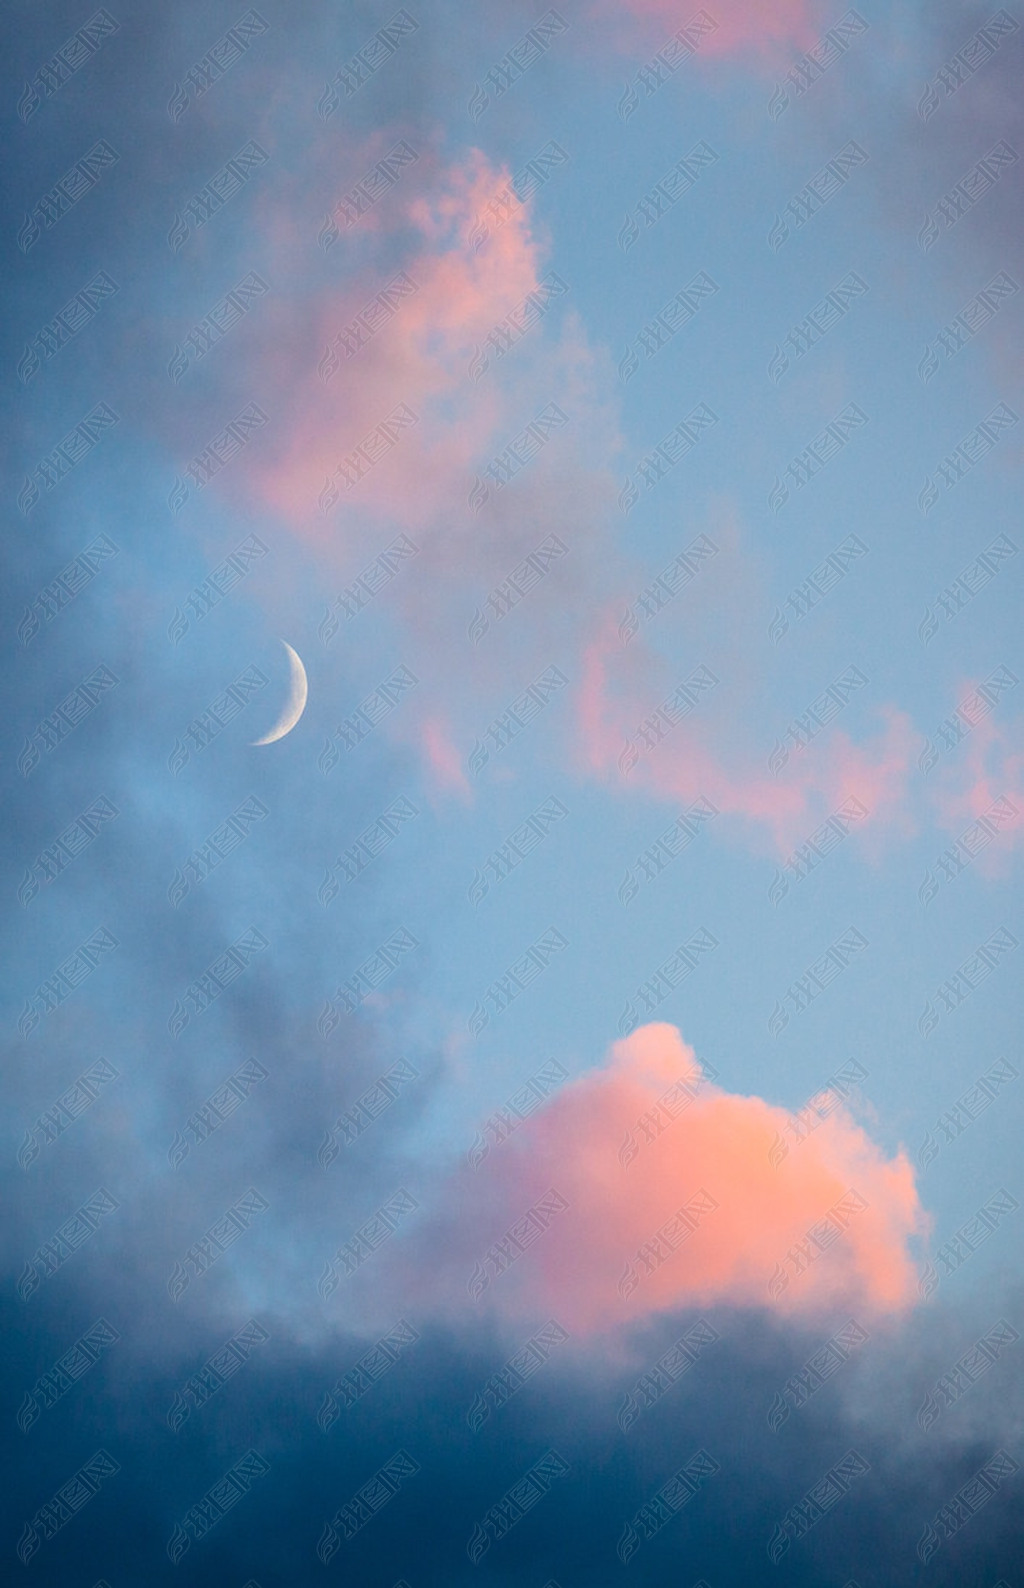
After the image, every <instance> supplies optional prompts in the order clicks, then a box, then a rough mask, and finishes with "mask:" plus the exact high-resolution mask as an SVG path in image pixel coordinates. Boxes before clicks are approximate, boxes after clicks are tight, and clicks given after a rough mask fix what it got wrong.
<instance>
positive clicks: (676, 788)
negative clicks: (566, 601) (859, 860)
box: [577, 612, 917, 852]
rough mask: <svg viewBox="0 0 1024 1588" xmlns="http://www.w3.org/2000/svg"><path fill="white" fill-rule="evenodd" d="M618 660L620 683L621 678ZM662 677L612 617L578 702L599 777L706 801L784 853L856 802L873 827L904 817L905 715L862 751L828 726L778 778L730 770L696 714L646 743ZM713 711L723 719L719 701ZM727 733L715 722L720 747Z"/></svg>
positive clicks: (896, 716) (737, 759) (591, 656)
mask: <svg viewBox="0 0 1024 1588" xmlns="http://www.w3.org/2000/svg"><path fill="white" fill-rule="evenodd" d="M613 659H614V661H615V663H616V671H617V674H618V678H617V679H613V677H612V662H613ZM658 673H659V667H658V664H657V662H656V661H655V659H654V658H653V656H652V655H651V654H650V653H648V652H646V651H645V649H644V647H643V645H642V642H638V641H635V640H634V641H633V643H632V645H631V647H630V651H629V652H627V653H626V654H625V655H623V651H622V643H621V639H620V638H619V633H618V629H617V625H616V623H615V621H614V618H613V616H612V615H611V613H610V612H609V613H608V614H606V616H605V618H604V619H603V620H602V622H601V624H600V626H599V628H598V632H597V633H596V635H595V636H594V637H592V639H591V641H590V642H589V644H588V645H587V647H586V649H585V651H584V657H583V667H582V681H581V685H580V690H579V694H578V698H577V714H578V726H579V732H580V750H581V754H582V757H583V761H584V764H585V766H586V767H587V769H588V770H589V771H590V772H591V773H593V774H596V775H597V776H599V777H602V778H604V779H607V780H609V781H612V782H614V783H617V784H618V786H619V787H621V788H623V789H632V790H637V789H644V790H647V791H648V792H650V793H652V794H654V795H655V796H657V797H659V798H663V799H672V800H680V801H692V800H695V799H697V798H699V797H700V796H701V795H704V796H705V798H707V799H709V800H710V801H711V802H712V804H714V805H716V806H717V807H718V809H719V810H720V811H722V812H723V813H727V814H730V815H733V816H738V817H741V818H743V819H745V820H746V821H748V822H751V823H755V824H758V825H761V826H763V827H766V828H767V829H768V830H769V831H770V832H771V834H772V836H773V838H774V840H775V842H776V843H777V844H778V846H779V847H780V849H781V850H783V851H785V852H788V851H789V850H790V849H791V848H792V847H793V845H794V844H795V843H798V842H799V841H800V840H801V839H802V838H803V837H806V836H807V831H808V827H809V826H813V825H814V823H815V821H822V820H824V819H825V818H826V817H827V816H828V815H830V814H831V812H832V811H833V810H835V809H837V808H838V807H839V806H840V805H841V804H842V803H843V801H844V800H847V799H850V798H854V799H857V800H859V801H860V803H861V804H862V805H863V806H865V807H866V809H867V812H868V816H867V817H866V818H865V823H866V822H868V821H871V822H874V823H876V824H877V823H880V822H882V821H891V820H893V819H895V818H897V817H900V816H902V815H904V806H905V788H906V779H907V776H908V774H909V772H910V768H911V764H912V760H913V753H914V750H915V747H916V744H917V736H915V733H914V730H913V726H912V724H911V721H910V719H909V717H908V716H907V715H906V714H905V713H904V712H900V711H897V710H895V709H893V708H892V707H886V708H884V709H883V711H882V716H883V718H884V720H885V727H884V729H883V731H882V732H881V733H879V734H877V735H876V736H875V737H874V739H873V740H872V741H871V742H870V743H868V744H855V743H854V742H853V741H852V740H851V739H850V737H849V735H848V734H846V733H844V732H843V731H842V730H841V729H839V728H832V727H827V728H826V729H825V730H824V731H823V732H822V733H821V734H820V736H819V737H818V738H816V739H815V740H814V741H813V742H811V743H810V744H809V745H807V746H805V747H804V748H803V749H802V750H801V751H799V752H793V753H792V754H790V755H789V758H788V760H787V762H786V764H785V766H784V768H783V769H782V770H781V771H780V772H779V775H778V776H773V775H772V773H771V772H770V771H769V770H768V769H767V767H766V766H765V764H764V763H762V765H761V767H757V766H755V765H753V764H752V761H751V758H750V756H749V755H744V754H743V753H742V751H741V752H739V753H738V754H736V755H735V756H734V757H732V758H731V764H728V765H727V764H726V758H725V753H724V752H722V751H719V750H718V748H717V747H715V748H713V747H712V732H711V728H710V726H709V725H708V724H706V723H702V721H701V719H700V716H699V713H696V712H695V714H694V716H693V718H692V719H689V720H683V721H680V722H677V723H676V724H675V725H674V726H673V727H672V728H671V729H670V730H669V731H667V732H666V733H665V737H664V738H663V739H662V740H661V741H660V742H657V743H651V744H645V743H644V741H643V738H642V737H640V736H638V735H637V727H638V725H639V724H642V723H643V722H644V721H645V719H649V718H650V717H651V714H652V712H653V711H654V710H655V707H656V703H657V700H658V694H657V693H656V690H657V685H656V683H655V682H654V680H655V677H656V676H657V675H658ZM668 692H669V691H668V689H666V690H665V691H664V693H665V694H666V695H667V694H668ZM698 698H699V697H698ZM707 709H708V711H709V712H710V713H711V714H712V716H714V715H715V714H716V702H715V700H714V696H713V695H709V696H708V702H707ZM660 726H661V728H664V727H665V724H664V723H662V724H661V725H660ZM722 726H723V725H722V724H721V723H720V722H716V724H715V728H716V730H717V733H716V737H717V738H719V739H721V738H722ZM657 731H659V730H658V729H657V728H656V729H654V730H653V732H657Z"/></svg>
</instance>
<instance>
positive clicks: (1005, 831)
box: [935, 696, 1024, 875]
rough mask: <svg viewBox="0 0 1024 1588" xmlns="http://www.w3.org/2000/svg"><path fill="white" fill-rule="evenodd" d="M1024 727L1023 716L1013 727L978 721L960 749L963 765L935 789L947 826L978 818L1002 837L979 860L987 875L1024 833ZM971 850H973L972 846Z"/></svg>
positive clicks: (960, 826) (970, 822) (962, 826)
mask: <svg viewBox="0 0 1024 1588" xmlns="http://www.w3.org/2000/svg"><path fill="white" fill-rule="evenodd" d="M961 698H962V696H961ZM1022 726H1024V725H1022V724H1021V723H1020V721H1019V720H1018V722H1016V723H1015V724H1014V725H1013V726H1012V727H1006V726H1004V725H1003V724H1001V723H997V722H994V721H993V720H992V719H991V718H988V719H985V720H982V721H981V722H978V723H977V724H976V725H975V726H974V728H973V730H972V732H971V734H970V736H969V738H968V740H967V743H966V746H965V747H964V749H963V751H962V755H963V760H962V763H961V764H960V765H959V766H957V767H954V768H950V769H948V770H947V771H946V772H945V775H944V776H943V778H942V782H941V783H940V785H939V787H938V789H937V791H936V796H935V800H936V805H937V807H938V810H939V819H940V821H941V822H942V825H943V826H944V827H947V828H949V829H950V830H951V831H953V830H957V831H958V830H961V829H965V828H967V827H969V826H971V825H973V824H974V823H975V822H978V821H981V822H982V823H983V824H984V823H986V822H987V824H988V827H989V828H991V830H992V832H993V833H994V835H995V836H996V837H997V838H998V839H1000V840H1001V842H1000V844H999V847H998V849H992V850H989V851H987V852H986V853H985V854H984V855H983V856H982V858H981V860H980V862H979V865H980V869H981V870H982V872H983V873H985V874H987V875H995V874H996V873H997V872H998V871H999V870H1001V869H1002V868H1003V867H1004V866H1005V864H1006V862H1005V859H1003V858H1001V857H1004V856H1005V855H1006V853H1007V851H1008V850H1009V849H1010V848H1013V847H1015V846H1016V844H1017V843H1018V842H1019V840H1020V839H1021V837H1022V836H1024V732H1022ZM975 841H976V840H975ZM970 852H971V853H974V852H975V851H974V850H973V848H972V849H971V850H970Z"/></svg>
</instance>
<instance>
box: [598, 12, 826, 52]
mask: <svg viewBox="0 0 1024 1588" xmlns="http://www.w3.org/2000/svg"><path fill="white" fill-rule="evenodd" d="M701 9H702V7H701V6H699V5H697V4H694V3H691V0H597V3H596V5H595V12H596V15H597V17H598V18H600V20H601V22H602V23H603V24H608V25H613V24H614V20H615V19H618V20H619V21H620V23H621V21H622V18H623V17H624V16H625V17H626V18H628V19H629V20H630V21H632V22H633V23H634V25H635V24H640V25H641V26H644V25H646V26H645V32H646V33H647V34H649V35H650V38H651V42H652V43H655V44H658V43H661V42H662V39H661V38H660V37H656V35H658V34H659V33H660V34H663V35H664V36H668V35H669V34H672V33H674V32H675V31H676V29H677V28H681V27H684V26H685V25H686V24H687V23H689V22H692V21H693V20H694V18H695V17H696V16H697V15H698V13H699V12H700V11H701ZM707 9H708V11H709V13H710V15H711V16H712V17H713V18H714V20H715V21H716V23H717V24H718V26H717V28H716V29H715V30H714V31H713V32H711V33H708V34H706V35H705V36H704V37H703V38H702V39H701V41H700V51H701V54H702V55H704V56H718V55H736V54H740V55H743V54H746V55H758V56H762V57H767V58H768V59H769V60H770V61H773V62H778V63H781V62H782V61H784V60H785V59H787V58H788V57H789V56H791V55H793V54H794V53H796V52H798V51H800V50H806V49H808V48H809V47H810V45H812V44H813V43H814V42H815V40H816V39H817V38H818V37H819V35H820V33H821V31H822V28H823V27H824V26H825V23H824V21H823V12H822V8H821V6H820V5H818V4H816V3H815V0H773V3H764V0H717V3H716V4H715V5H712V6H710V7H708V8H707ZM618 33H619V37H620V40H621V44H622V47H626V44H625V38H624V37H623V36H622V35H623V27H622V26H620V28H619V30H618ZM634 48H635V46H634Z"/></svg>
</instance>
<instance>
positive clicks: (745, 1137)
mask: <svg viewBox="0 0 1024 1588" xmlns="http://www.w3.org/2000/svg"><path fill="white" fill-rule="evenodd" d="M700 1081H701V1071H700V1065H699V1063H698V1061H697V1059H696V1057H695V1055H694V1052H693V1049H692V1048H690V1047H689V1046H688V1045H687V1044H686V1043H684V1041H683V1040H682V1037H681V1036H680V1034H679V1032H678V1031H677V1030H676V1029H675V1027H673V1026H670V1025H663V1024H656V1025H648V1026H643V1027H641V1028H640V1029H638V1030H637V1031H634V1032H633V1034H632V1035H631V1036H629V1037H627V1038H626V1039H625V1040H624V1041H621V1042H616V1043H614V1044H613V1046H612V1048H611V1051H610V1054H609V1056H608V1059H607V1061H606V1062H605V1064H604V1065H603V1067H601V1068H600V1069H597V1070H594V1071H592V1072H590V1073H589V1074H587V1075H584V1076H582V1077H581V1078H580V1079H579V1080H577V1081H575V1082H573V1083H572V1084H570V1085H568V1086H566V1087H564V1088H563V1090H562V1091H561V1092H560V1093H558V1094H557V1095H556V1096H555V1097H553V1098H552V1099H550V1100H549V1101H548V1102H547V1103H546V1104H545V1105H544V1107H543V1108H542V1109H541V1110H540V1111H539V1112H538V1113H536V1114H535V1115H533V1117H532V1118H531V1119H530V1120H528V1121H527V1122H526V1123H525V1124H524V1125H523V1126H521V1127H520V1129H519V1130H518V1131H517V1132H516V1134H515V1136H513V1137H511V1138H510V1139H509V1140H508V1141H507V1142H505V1143H503V1144H502V1145H501V1146H500V1147H498V1148H496V1149H495V1150H494V1151H493V1152H492V1153H491V1154H490V1157H489V1160H487V1161H485V1163H484V1164H483V1166H482V1167H481V1168H479V1169H478V1170H475V1171H474V1170H471V1169H469V1168H466V1169H464V1170H463V1171H461V1172H460V1173H459V1175H458V1176H456V1178H455V1180H454V1181H453V1182H452V1183H451V1184H450V1186H449V1187H448V1193H447V1196H446V1198H445V1203H446V1205H447V1206H448V1208H449V1210H450V1211H449V1213H448V1214H447V1216H446V1217H445V1221H444V1222H445V1232H444V1236H443V1244H442V1247H441V1250H440V1251H438V1249H437V1246H436V1244H435V1243H432V1242H431V1241H430V1238H429V1235H427V1233H426V1232H424V1236H423V1238H422V1239H421V1242H420V1244H419V1246H418V1247H417V1249H416V1253H415V1255H414V1256H413V1259H412V1260H413V1262H414V1263H415V1264H416V1266H417V1269H420V1265H423V1266H422V1269H420V1271H419V1272H418V1274H417V1275H414V1276H411V1277H413V1279H414V1280H416V1279H418V1285H419V1288H420V1290H421V1294H422V1296H423V1299H424V1301H426V1300H427V1298H428V1296H429V1297H432V1299H433V1302H434V1304H435V1305H440V1306H441V1307H442V1308H446V1307H450V1306H454V1307H457V1308H460V1309H462V1310H464V1308H465V1305H466V1299H465V1298H466V1293H467V1290H468V1292H469V1294H470V1296H473V1297H474V1299H475V1300H476V1303H477V1305H478V1306H479V1307H480V1308H481V1309H483V1310H485V1311H491V1310H493V1311H494V1312H496V1313H497V1314H498V1315H499V1316H502V1317H505V1318H509V1319H511V1318H519V1317H524V1316H526V1315H533V1314H546V1315H548V1316H555V1317H557V1318H558V1319H559V1320H560V1321H561V1322H562V1323H563V1324H564V1325H565V1326H566V1327H567V1328H569V1329H571V1330H573V1331H578V1332H579V1333H581V1334H585V1335H587V1334H598V1333H603V1332H605V1331H607V1330H610V1329H613V1328H616V1327H618V1326H621V1325H624V1324H629V1323H631V1322H636V1321H638V1320H640V1319H643V1318H645V1317H647V1316H649V1315H651V1314H655V1313H659V1312H664V1311H667V1310H671V1309H676V1308H683V1307H696V1306H713V1305H721V1304H725V1305H732V1306H737V1307H774V1308H775V1309H777V1310H778V1312H779V1313H780V1314H781V1315H783V1316H801V1317H808V1316H816V1315H817V1314H819V1313H821V1312H822V1311H825V1310H828V1309H832V1308H836V1307H840V1306H847V1305H849V1306H856V1308H857V1309H858V1316H860V1315H861V1313H862V1312H863V1313H875V1314H879V1315H881V1314H887V1313H899V1312H902V1311H904V1310H905V1309H907V1308H908V1307H909V1306H910V1305H912V1303H913V1301H914V1299H915V1296H916V1285H915V1279H916V1272H915V1267H914V1264H913V1261H912V1259H911V1254H910V1251H909V1243H910V1241H911V1238H912V1237H915V1236H917V1235H919V1234H921V1233H923V1232H924V1231H925V1229H926V1224H927V1221H926V1219H925V1216H924V1214H923V1213H922V1209H921V1206H920V1203H919V1201H918V1196H917V1191H916V1188H915V1184H914V1174H913V1169H912V1167H911V1165H910V1163H909V1162H908V1160H907V1158H906V1156H905V1154H904V1153H903V1152H902V1150H901V1151H900V1152H899V1153H897V1154H896V1156H895V1157H894V1158H892V1159H889V1158H887V1157H886V1156H885V1155H884V1153H883V1152H882V1151H881V1149H880V1148H879V1147H878V1146H877V1145H876V1144H875V1143H874V1142H872V1141H871V1140H870V1139H869V1137H868V1136H867V1135H866V1134H865V1132H864V1131H863V1129H861V1127H860V1126H859V1125H857V1124H856V1123H855V1122H854V1120H853V1119H852V1117H851V1116H850V1114H849V1113H848V1112H847V1111H846V1109H845V1108H839V1109H838V1110H837V1111H836V1112H834V1113H832V1114H830V1115H829V1116H828V1117H825V1118H823V1119H822V1120H821V1123H820V1125H819V1127H818V1128H817V1129H816V1130H815V1131H813V1132H811V1133H809V1134H804V1135H803V1139H801V1140H798V1139H797V1137H796V1135H793V1134H790V1135H789V1136H788V1137H787V1135H786V1129H787V1126H788V1125H791V1124H792V1123H793V1118H794V1116H793V1115H791V1114H790V1113H789V1112H788V1110H786V1109H785V1108H782V1107H778V1106H776V1105H773V1104H771V1103H768V1102H766V1101H765V1100H764V1099H762V1098H760V1097H744V1096H738V1095H735V1094H731V1093H729V1092H726V1091H724V1090H723V1089H722V1088H720V1087H718V1086H714V1085H711V1084H710V1083H708V1082H706V1081H705V1082H703V1083H702V1084H700V1085H699V1087H698V1085H697V1083H698V1082H700ZM679 1083H684V1085H685V1087H686V1090H683V1089H682V1088H681V1087H680V1085H679ZM673 1089H674V1090H673ZM666 1094H668V1098H667V1099H666ZM784 1140H788V1141H791V1142H792V1143H793V1145H792V1146H791V1147H790V1150H789V1151H788V1153H786V1154H784V1155H783V1154H780V1152H779V1150H778V1145H779V1143H780V1141H784ZM552 1192H553V1193H554V1196H551V1195H550V1193H552ZM531 1208H533V1209H538V1210H539V1211H538V1212H537V1213H536V1214H534V1215H531V1214H530V1213H529V1211H528V1210H529V1209H531ZM545 1225H546V1228H544V1227H543V1226H545ZM517 1230H518V1235H519V1240H518V1246H519V1247H525V1250H523V1251H522V1254H521V1255H520V1256H518V1257H516V1259H515V1260H514V1261H513V1262H511V1263H510V1264H508V1266H507V1267H506V1268H505V1271H502V1270H503V1266H504V1265H505V1264H506V1263H507V1258H508V1255H509V1253H514V1252H516V1250H517V1243H516V1231H517ZM509 1231H511V1232H512V1236H513V1241H512V1242H509V1241H508V1240H506V1239H504V1237H505V1236H506V1233H507V1232H509ZM428 1248H430V1249H429V1250H428ZM503 1251H504V1253H505V1257H504V1258H503V1257H502V1255H501V1254H502V1252H503ZM427 1267H429V1268H430V1274H429V1275H428V1274H427V1272H426V1271H425V1270H426V1268H427ZM406 1277H407V1278H408V1277H410V1276H406Z"/></svg>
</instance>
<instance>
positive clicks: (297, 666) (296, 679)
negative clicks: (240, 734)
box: [252, 640, 309, 746]
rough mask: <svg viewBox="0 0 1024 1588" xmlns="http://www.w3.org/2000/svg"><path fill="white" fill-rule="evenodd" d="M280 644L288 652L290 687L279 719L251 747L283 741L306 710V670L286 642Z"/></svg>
mask: <svg viewBox="0 0 1024 1588" xmlns="http://www.w3.org/2000/svg"><path fill="white" fill-rule="evenodd" d="M281 644H282V645H283V646H284V648H285V650H286V651H287V652H288V662H289V665H290V667H291V673H292V687H291V691H290V693H289V695H288V699H287V701H286V703H285V708H284V710H283V711H282V713H281V716H280V718H279V719H278V721H277V723H276V724H275V726H274V727H273V728H271V730H270V732H269V733H268V734H266V735H265V737H264V738H262V739H254V740H253V741H252V742H253V745H254V746H256V745H260V744H274V743H276V741H277V740H278V739H283V738H284V736H285V734H286V733H291V731H292V729H293V728H294V726H295V724H296V723H297V722H298V720H299V718H300V717H301V716H302V713H303V712H304V711H305V709H306V697H307V695H308V694H309V683H308V680H307V678H306V669H305V668H304V667H303V665H302V660H301V658H300V657H299V656H298V654H297V653H296V652H295V651H293V650H292V648H291V646H290V645H289V644H288V641H287V640H282V641H281Z"/></svg>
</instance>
